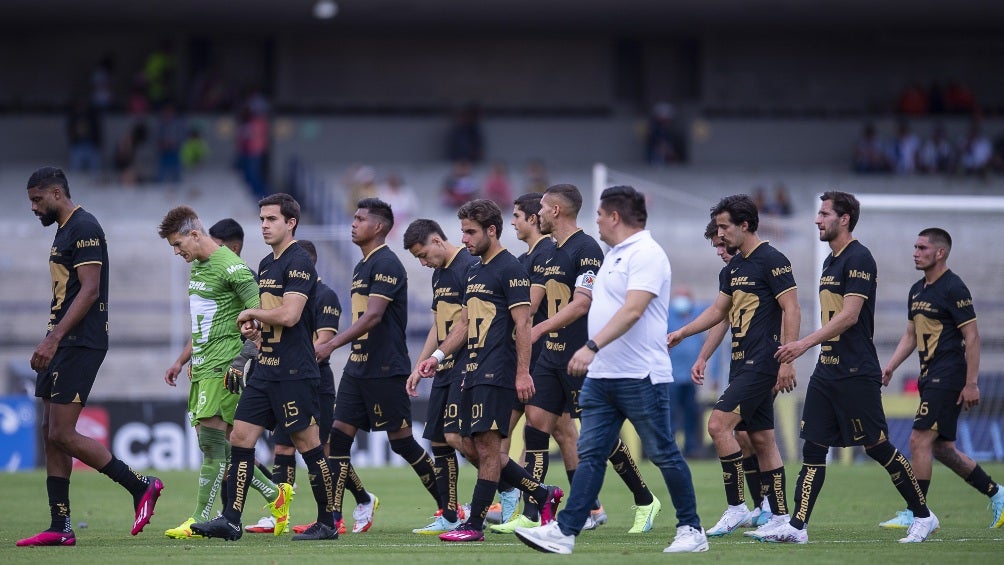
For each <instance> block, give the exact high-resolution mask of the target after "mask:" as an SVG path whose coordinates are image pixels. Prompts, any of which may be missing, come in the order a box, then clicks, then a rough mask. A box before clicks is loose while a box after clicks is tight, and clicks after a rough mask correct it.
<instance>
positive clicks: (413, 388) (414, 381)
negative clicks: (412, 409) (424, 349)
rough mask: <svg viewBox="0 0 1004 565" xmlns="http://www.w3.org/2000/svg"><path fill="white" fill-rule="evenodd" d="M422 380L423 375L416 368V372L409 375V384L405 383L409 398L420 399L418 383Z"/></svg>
mask: <svg viewBox="0 0 1004 565" xmlns="http://www.w3.org/2000/svg"><path fill="white" fill-rule="evenodd" d="M420 380H422V375H421V374H419V372H418V368H417V367H416V368H415V370H414V371H412V372H411V374H410V375H408V380H407V382H405V383H404V388H405V390H407V391H408V396H411V397H413V398H415V397H418V381H420Z"/></svg>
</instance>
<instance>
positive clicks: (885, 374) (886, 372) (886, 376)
mask: <svg viewBox="0 0 1004 565" xmlns="http://www.w3.org/2000/svg"><path fill="white" fill-rule="evenodd" d="M892 373H893V370H892V369H890V368H889V367H886V368H885V369H882V386H889V381H891V380H892Z"/></svg>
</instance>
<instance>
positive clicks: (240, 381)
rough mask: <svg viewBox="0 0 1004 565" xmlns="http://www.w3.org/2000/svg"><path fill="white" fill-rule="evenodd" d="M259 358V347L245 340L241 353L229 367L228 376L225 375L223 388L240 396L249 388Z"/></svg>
mask: <svg viewBox="0 0 1004 565" xmlns="http://www.w3.org/2000/svg"><path fill="white" fill-rule="evenodd" d="M257 357H258V346H256V345H255V342H254V341H252V340H250V339H248V340H245V341H244V347H242V348H241V352H240V353H239V354H238V355H237V357H234V360H233V362H232V363H231V364H230V366H229V367H227V372H226V374H224V375H223V386H225V387H226V389H227V390H229V391H230V392H231V393H233V394H238V393H239V392H240V391H241V389H243V388H244V387H246V386H247V383H248V379H249V378H250V377H251V373H252V372H253V369H254V364H255V359H256V358H257Z"/></svg>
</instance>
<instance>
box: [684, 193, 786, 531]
mask: <svg viewBox="0 0 1004 565" xmlns="http://www.w3.org/2000/svg"><path fill="white" fill-rule="evenodd" d="M711 218H712V219H714V220H715V223H716V225H717V226H718V235H720V236H721V238H722V241H723V242H724V243H725V244H726V245H729V246H732V247H735V248H736V250H737V254H736V255H735V257H733V258H732V260H731V261H730V262H729V264H728V266H727V267H726V269H722V271H721V273H720V274H719V277H718V278H719V286H718V290H719V294H718V298H716V299H715V302H714V303H713V304H712V305H711V306H709V307H708V308H707V309H706V310H705V311H704V312H702V313H701V314H700V315H699V316H698V317H697V318H696V319H694V320H693V321H691V322H690V323H689V324H687V325H685V326H684V327H682V328H680V329H678V330H676V331H674V332H672V333H670V334H669V335H668V336H667V338H666V341H667V344H668V345H669V346H670V347H672V346H674V345H676V344H677V343H679V342H680V341H682V340H683V338H686V337H688V336H691V335H693V334H695V333H698V332H703V331H705V330H707V329H710V328H712V327H713V326H715V325H717V324H718V323H720V322H721V321H722V320H725V319H726V318H728V320H729V323H730V325H731V327H732V364H731V368H730V371H729V386H728V387H726V388H725V390H724V391H722V395H721V396H720V397H719V398H718V401H717V402H716V403H715V408H714V410H712V411H711V416H710V417H709V418H708V435H710V436H711V439H712V441H713V442H714V444H715V449H716V451H717V452H718V459H719V461H721V464H722V477H723V479H724V481H725V498H726V501H727V502H728V508H726V510H725V512H724V513H723V514H722V517H721V519H719V520H718V523H717V524H715V526H714V527H713V528H711V529H709V530H708V532H707V533H708V536H709V537H718V536H724V535H727V534H730V533H732V532H733V531H735V530H736V529H737V528H739V527H741V526H743V525H746V524H748V523H749V521H750V517H751V512H750V510H749V508H747V507H746V500H745V494H744V492H743V486H744V484H743V483H744V481H745V476H744V470H743V459H744V457H743V452H742V449H741V447H740V445H739V443H738V442H737V441H736V438H735V434H734V432H735V430H736V429H737V428H739V429H743V430H746V432H747V433H748V434H749V439H750V442H751V443H752V444H753V449H754V451H755V452H756V454H757V459H758V461H759V464H760V466H761V467H764V468H766V469H764V471H763V473H764V475H767V476H769V477H770V479H769V480H770V484H771V485H772V489H771V492H770V493H769V494H770V498H769V500H770V506H771V513H772V514H774V517H773V518H771V521H770V522H768V523H767V524H765V525H763V526H761V528H766V529H769V528H772V527H773V526H776V525H777V524H780V523H782V522H787V521H788V509H787V502H786V496H785V488H784V485H785V476H784V465H783V463H782V461H781V453H780V452H779V451H778V448H777V441H776V439H775V437H774V395H775V394H776V393H778V392H790V391H791V390H793V389H794V388H795V384H796V383H795V370H794V368H793V367H792V366H791V364H790V363H784V364H781V363H778V362H777V361H776V360H775V359H774V353H775V352H776V351H777V348H778V347H779V346H780V345H781V344H782V343H787V342H789V341H793V340H795V339H796V338H797V337H798V326H799V323H800V322H801V311H800V309H799V306H798V294H797V292H798V291H797V289H796V286H795V277H794V276H793V275H792V272H791V262H789V261H788V258H787V257H785V256H784V255H783V254H782V253H781V252H780V251H778V250H777V249H775V248H774V247H772V246H771V245H770V244H769V243H768V242H766V241H763V240H761V239H760V237H759V236H758V235H757V228H758V227H759V224H760V221H759V220H760V214H759V211H758V210H757V208H756V204H754V202H753V199H752V198H750V197H749V196H748V195H746V194H739V195H734V196H727V197H725V198H722V199H721V200H720V201H719V202H718V204H717V205H715V207H713V208H712V209H711Z"/></svg>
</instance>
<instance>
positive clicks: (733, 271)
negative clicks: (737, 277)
mask: <svg viewBox="0 0 1004 565" xmlns="http://www.w3.org/2000/svg"><path fill="white" fill-rule="evenodd" d="M738 270H739V267H736V268H735V269H732V270H731V271H729V274H734V273H735V272H736V271H738Z"/></svg>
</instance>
